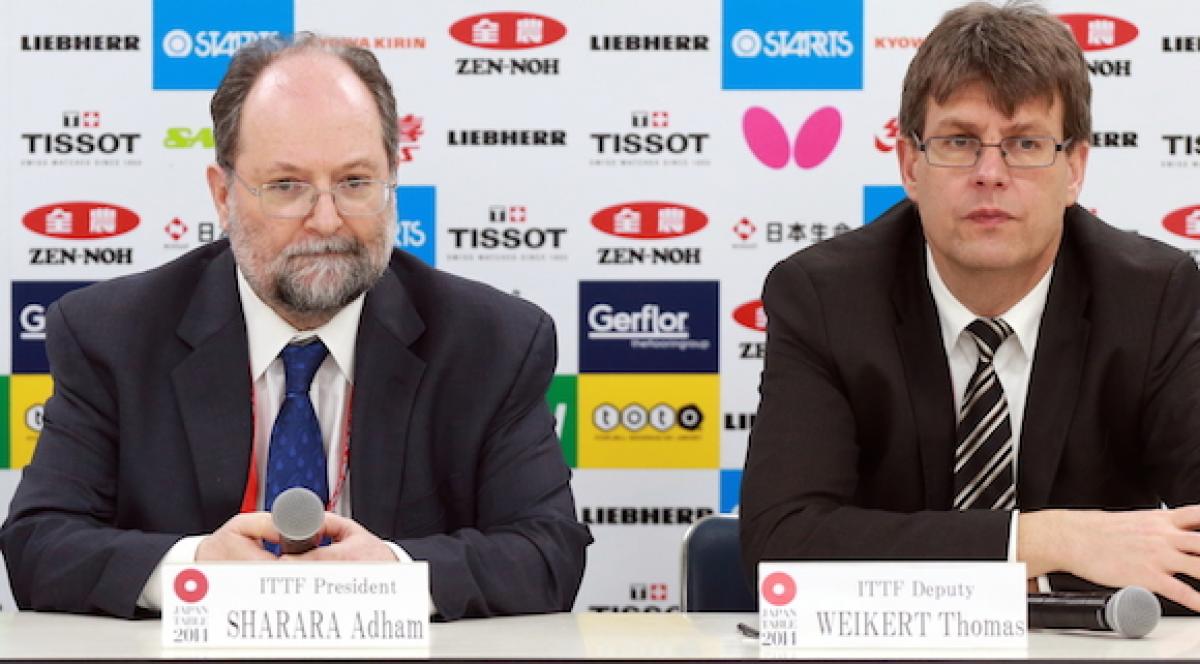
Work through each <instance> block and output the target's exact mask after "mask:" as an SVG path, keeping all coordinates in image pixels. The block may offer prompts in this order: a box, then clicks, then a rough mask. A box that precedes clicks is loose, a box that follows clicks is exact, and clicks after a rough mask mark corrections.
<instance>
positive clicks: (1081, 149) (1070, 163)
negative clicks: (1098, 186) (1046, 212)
mask: <svg viewBox="0 0 1200 664" xmlns="http://www.w3.org/2000/svg"><path fill="white" fill-rule="evenodd" d="M1091 147H1092V146H1090V145H1088V143H1087V141H1080V142H1078V143H1076V144H1075V145H1074V146H1072V149H1070V150H1067V153H1066V154H1065V155H1063V156H1064V157H1066V160H1067V189H1066V192H1065V194H1066V200H1065V201H1063V202H1064V205H1063V207H1070V206H1072V205H1074V204H1075V202H1076V201H1078V200H1079V193H1080V192H1081V191H1083V174H1084V172H1086V171H1087V158H1088V151H1089V150H1090V149H1091Z"/></svg>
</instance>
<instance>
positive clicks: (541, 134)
mask: <svg viewBox="0 0 1200 664" xmlns="http://www.w3.org/2000/svg"><path fill="white" fill-rule="evenodd" d="M446 144H447V145H449V146H450V147H452V148H456V147H464V146H465V147H489V148H491V147H563V146H565V145H566V144H567V132H566V131H565V130H563V129H451V130H450V131H448V132H446Z"/></svg>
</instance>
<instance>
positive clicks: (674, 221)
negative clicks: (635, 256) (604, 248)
mask: <svg viewBox="0 0 1200 664" xmlns="http://www.w3.org/2000/svg"><path fill="white" fill-rule="evenodd" d="M707 225H708V215H706V214H704V213H703V212H701V211H700V210H697V209H696V208H694V207H691V206H689V205H683V204H680V203H663V202H657V201H642V202H632V203H618V204H617V205H610V206H609V207H606V208H604V209H603V210H600V211H599V212H596V213H595V214H593V215H592V227H593V228H595V229H596V230H598V231H600V232H602V233H607V234H609V235H615V236H617V237H621V238H628V239H632V240H662V239H664V238H674V237H683V236H685V235H691V234H692V233H695V232H697V231H699V230H700V229H702V228H704V227H705V226H707Z"/></svg>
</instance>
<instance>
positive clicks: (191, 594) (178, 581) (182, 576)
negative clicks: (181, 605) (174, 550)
mask: <svg viewBox="0 0 1200 664" xmlns="http://www.w3.org/2000/svg"><path fill="white" fill-rule="evenodd" d="M207 594H208V577H206V576H204V572H201V571H200V570H198V569H195V568H191V567H189V568H188V569H185V570H183V571H182V572H180V573H179V574H176V575H175V596H176V597H178V598H179V599H180V600H182V601H184V602H187V603H188V604H195V603H196V602H199V601H200V600H202V599H204V596H205V595H207Z"/></svg>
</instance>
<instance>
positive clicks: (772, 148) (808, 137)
mask: <svg viewBox="0 0 1200 664" xmlns="http://www.w3.org/2000/svg"><path fill="white" fill-rule="evenodd" d="M742 134H743V135H744V136H745V137H746V145H747V146H749V147H750V152H752V153H753V154H754V156H755V157H756V158H757V159H758V160H759V161H760V162H762V164H763V165H764V166H767V167H770V168H774V169H780V168H783V167H784V166H787V164H788V161H790V160H791V159H792V158H795V161H796V165H797V166H799V167H800V168H803V169H809V168H816V167H817V166H820V165H821V164H822V163H823V162H824V161H825V160H826V159H828V158H829V155H830V154H832V153H833V149H834V148H835V147H837V143H838V139H839V138H841V136H842V114H841V113H839V112H838V110H837V109H836V108H834V107H832V106H825V107H824V108H819V109H817V110H816V111H814V112H813V113H812V115H810V116H808V119H807V120H805V121H804V124H802V125H800V131H798V132H797V133H796V140H795V141H794V142H793V141H790V140H789V139H788V133H787V130H786V129H784V128H783V123H781V122H780V121H779V119H778V118H776V117H775V115H774V114H773V113H771V112H770V111H768V110H767V109H765V108H763V107H761V106H752V107H751V108H749V109H747V110H746V113H745V114H744V115H742Z"/></svg>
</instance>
